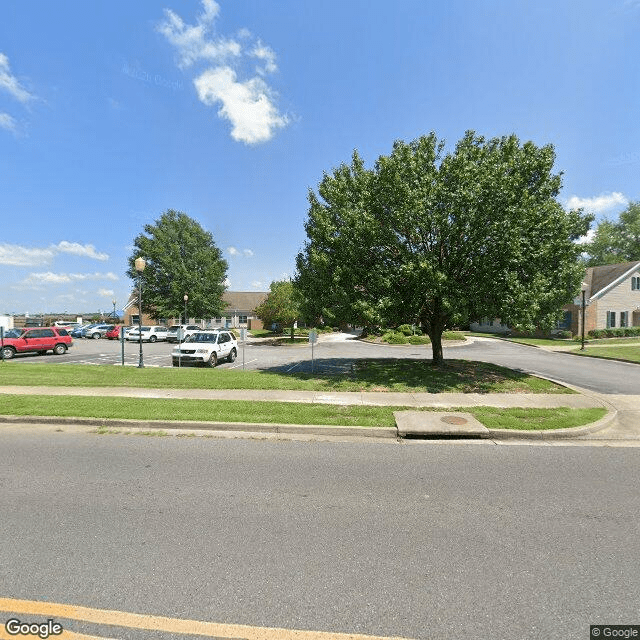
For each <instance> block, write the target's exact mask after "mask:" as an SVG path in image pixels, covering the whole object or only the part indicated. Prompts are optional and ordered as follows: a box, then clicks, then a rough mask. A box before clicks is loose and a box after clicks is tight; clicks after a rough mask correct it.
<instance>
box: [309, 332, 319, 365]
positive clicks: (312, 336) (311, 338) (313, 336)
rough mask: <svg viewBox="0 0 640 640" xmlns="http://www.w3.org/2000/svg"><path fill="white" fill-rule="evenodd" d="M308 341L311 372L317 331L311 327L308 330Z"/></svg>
mask: <svg viewBox="0 0 640 640" xmlns="http://www.w3.org/2000/svg"><path fill="white" fill-rule="evenodd" d="M309 342H310V343H311V373H313V366H314V360H313V345H314V344H315V343H316V342H318V332H317V331H315V330H314V329H311V331H309Z"/></svg>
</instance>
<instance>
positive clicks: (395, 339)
mask: <svg viewBox="0 0 640 640" xmlns="http://www.w3.org/2000/svg"><path fill="white" fill-rule="evenodd" d="M382 341H383V342H387V343H389V344H407V337H406V336H405V335H404V333H398V332H397V331H389V332H388V333H385V334H384V335H383V336H382Z"/></svg>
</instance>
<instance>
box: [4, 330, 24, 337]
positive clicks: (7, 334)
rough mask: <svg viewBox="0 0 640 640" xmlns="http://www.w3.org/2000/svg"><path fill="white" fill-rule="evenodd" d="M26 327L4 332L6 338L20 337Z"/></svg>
mask: <svg viewBox="0 0 640 640" xmlns="http://www.w3.org/2000/svg"><path fill="white" fill-rule="evenodd" d="M23 331H24V329H8V330H7V331H5V332H4V337H5V338H19V337H20V336H21V335H22V332H23Z"/></svg>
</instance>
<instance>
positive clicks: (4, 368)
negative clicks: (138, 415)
mask: <svg viewBox="0 0 640 640" xmlns="http://www.w3.org/2000/svg"><path fill="white" fill-rule="evenodd" d="M1 385H19V386H40V385H44V386H59V387H75V386H85V387H147V388H155V389H162V388H168V389H279V390H283V389H290V390H309V391H329V390H331V391H396V392H420V391H426V392H431V393H442V392H460V393H496V392H506V393H573V391H571V390H570V389H567V388H566V387H562V386H560V385H557V384H554V383H553V382H549V381H548V380H543V379H541V378H536V377H535V376H530V375H527V374H524V373H519V372H517V371H513V370H511V369H507V368H505V367H499V366H496V365H492V364H488V363H483V362H473V361H467V360H447V361H446V362H445V365H444V366H443V367H440V368H435V367H432V366H431V364H430V361H424V360H410V359H406V360H404V359H369V360H359V361H356V363H355V365H354V367H353V370H352V371H350V372H349V373H345V374H342V375H328V374H326V375H322V374H312V373H290V374H282V373H272V372H269V371H242V370H241V369H233V370H230V369H226V370H225V369H202V368H192V367H184V368H180V369H177V368H176V369H173V368H172V369H163V368H152V367H147V368H145V369H138V368H137V367H119V366H113V365H99V366H87V365H52V364H19V363H16V362H12V361H9V362H5V363H4V364H1V363H0V386H1Z"/></svg>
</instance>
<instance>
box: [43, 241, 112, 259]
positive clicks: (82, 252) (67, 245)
mask: <svg viewBox="0 0 640 640" xmlns="http://www.w3.org/2000/svg"><path fill="white" fill-rule="evenodd" d="M55 249H57V250H58V251H59V252H60V253H70V254H72V255H74V256H83V257H85V258H93V259H94V260H108V259H109V255H108V254H106V253H98V252H97V251H96V248H95V247H94V246H93V245H92V244H78V243H77V242H67V241H66V240H63V241H62V242H59V243H58V244H57V245H55Z"/></svg>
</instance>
